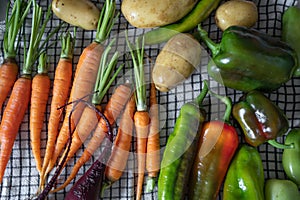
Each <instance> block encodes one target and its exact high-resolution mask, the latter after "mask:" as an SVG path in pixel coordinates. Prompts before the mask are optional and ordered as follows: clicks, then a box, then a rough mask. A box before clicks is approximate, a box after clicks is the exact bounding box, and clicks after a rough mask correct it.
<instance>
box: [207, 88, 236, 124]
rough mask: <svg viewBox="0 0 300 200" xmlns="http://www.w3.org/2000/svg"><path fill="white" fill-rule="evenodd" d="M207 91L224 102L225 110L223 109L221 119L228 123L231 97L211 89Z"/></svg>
mask: <svg viewBox="0 0 300 200" xmlns="http://www.w3.org/2000/svg"><path fill="white" fill-rule="evenodd" d="M209 93H210V94H212V95H213V96H215V97H217V98H218V99H220V100H221V101H222V102H223V103H225V105H226V110H225V114H224V116H223V121H224V122H226V123H230V122H229V118H230V115H231V110H232V100H231V98H230V97H228V96H221V95H218V94H216V93H214V92H212V91H211V90H210V91H209Z"/></svg>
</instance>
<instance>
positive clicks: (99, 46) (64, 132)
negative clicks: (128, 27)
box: [45, 0, 116, 176]
mask: <svg viewBox="0 0 300 200" xmlns="http://www.w3.org/2000/svg"><path fill="white" fill-rule="evenodd" d="M115 7H116V5H115V2H114V1H113V0H106V2H105V5H104V7H103V8H102V11H101V15H100V18H99V22H98V27H97V33H96V39H95V40H94V41H93V42H92V43H91V44H90V45H88V46H87V47H86V48H85V49H84V50H83V52H82V54H81V55H80V58H79V61H78V64H77V68H76V71H75V77H74V81H73V83H72V89H71V94H70V98H69V102H73V101H76V100H77V99H80V98H82V97H84V96H87V97H86V98H85V99H83V100H85V101H88V100H89V96H88V94H91V93H92V90H93V86H94V85H95V81H96V77H97V72H98V69H99V64H100V60H101V55H102V53H103V51H104V48H105V47H104V45H103V42H104V41H105V40H106V39H107V38H108V36H109V33H110V31H111V29H112V26H113V25H114V21H115V18H114V13H115ZM84 107H85V104H84V103H83V102H80V103H79V104H78V105H76V109H75V110H74V113H73V114H72V117H71V128H70V129H69V119H68V116H69V115H70V111H71V110H72V109H73V106H67V109H66V114H65V118H64V121H63V124H62V128H61V130H60V132H59V134H58V137H57V141H56V145H55V149H54V152H53V155H52V159H51V160H50V162H49V164H48V166H47V171H46V173H45V176H46V175H47V174H48V173H49V172H50V171H51V170H52V169H53V167H54V166H55V163H56V161H57V159H58V157H59V155H60V154H61V152H62V150H63V149H64V147H65V145H66V143H67V141H68V135H69V130H71V131H72V132H73V131H74V129H75V126H76V125H77V124H78V121H79V119H80V116H81V114H82V112H83V110H84Z"/></svg>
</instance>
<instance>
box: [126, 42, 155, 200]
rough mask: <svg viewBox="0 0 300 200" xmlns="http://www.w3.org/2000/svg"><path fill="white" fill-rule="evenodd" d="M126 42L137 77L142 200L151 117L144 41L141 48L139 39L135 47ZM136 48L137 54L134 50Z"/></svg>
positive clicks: (139, 192) (136, 120) (138, 194)
mask: <svg viewBox="0 0 300 200" xmlns="http://www.w3.org/2000/svg"><path fill="white" fill-rule="evenodd" d="M126 41H127V44H128V47H129V50H130V53H131V57H132V61H133V69H134V77H135V88H136V91H135V99H136V110H137V111H136V112H135V114H134V125H135V132H136V140H137V147H136V149H137V150H136V153H137V167H138V172H137V173H138V180H137V186H136V199H137V200H140V199H141V196H142V190H143V183H144V174H145V165H146V150H147V137H148V134H149V124H150V117H149V112H148V110H147V103H146V99H147V98H146V86H145V74H144V39H143V40H142V47H141V48H140V47H139V41H138V39H137V41H136V45H135V47H134V46H133V45H132V44H131V43H130V42H129V40H128V38H127V37H126ZM134 48H135V52H134V51H133V49H134Z"/></svg>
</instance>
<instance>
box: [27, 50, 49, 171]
mask: <svg viewBox="0 0 300 200" xmlns="http://www.w3.org/2000/svg"><path fill="white" fill-rule="evenodd" d="M31 88H32V89H31V100H30V105H31V106H30V117H29V127H30V141H31V149H32V153H33V156H34V159H35V162H36V168H37V170H38V172H39V173H41V170H42V158H41V131H42V129H43V123H44V117H45V111H46V107H47V102H48V97H49V92H50V78H49V76H48V68H47V55H46V53H45V52H43V53H42V54H41V55H40V59H39V65H38V74H37V75H35V76H34V78H33V79H32V86H31Z"/></svg>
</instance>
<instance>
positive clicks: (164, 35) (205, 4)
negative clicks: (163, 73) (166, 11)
mask: <svg viewBox="0 0 300 200" xmlns="http://www.w3.org/2000/svg"><path fill="white" fill-rule="evenodd" d="M219 3H220V0H200V1H199V2H198V4H197V5H196V6H195V7H194V8H193V10H192V11H191V12H190V13H189V14H187V15H186V16H185V17H183V18H182V19H181V20H179V21H178V22H177V23H173V24H169V25H166V26H162V27H160V28H157V29H154V30H151V31H149V32H147V33H145V35H144V37H145V44H148V45H149V44H157V43H161V42H165V41H167V40H169V39H170V38H171V37H172V36H174V35H176V34H178V33H183V32H188V31H190V30H192V29H193V28H195V27H196V26H197V25H198V24H199V23H201V22H202V21H204V20H205V19H206V18H207V17H208V16H209V15H210V14H211V12H212V11H213V10H215V9H216V8H217V6H218V5H219Z"/></svg>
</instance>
